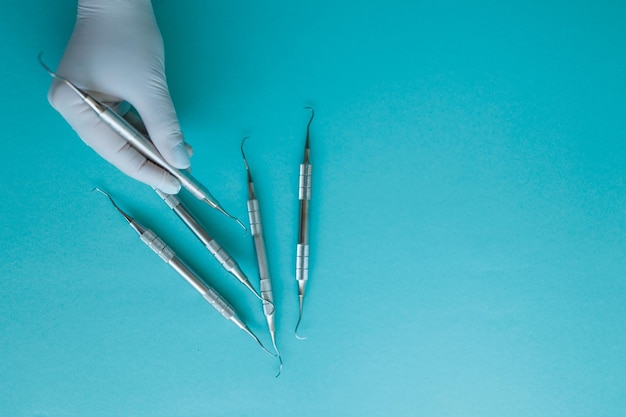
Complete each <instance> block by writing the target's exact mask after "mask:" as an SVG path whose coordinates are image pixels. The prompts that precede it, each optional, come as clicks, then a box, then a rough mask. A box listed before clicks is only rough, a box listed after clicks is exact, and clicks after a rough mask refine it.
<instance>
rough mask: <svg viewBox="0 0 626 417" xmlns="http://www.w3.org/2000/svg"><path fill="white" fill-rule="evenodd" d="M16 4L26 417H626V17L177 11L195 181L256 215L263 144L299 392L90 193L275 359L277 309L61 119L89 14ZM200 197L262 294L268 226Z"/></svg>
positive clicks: (284, 331)
mask: <svg viewBox="0 0 626 417" xmlns="http://www.w3.org/2000/svg"><path fill="white" fill-rule="evenodd" d="M2 3H3V7H2V9H3V12H2V16H1V17H0V21H1V24H0V53H1V56H2V57H3V65H1V66H0V76H1V77H0V78H1V80H2V84H3V87H2V95H1V96H0V106H1V110H2V114H3V116H2V119H3V125H4V126H3V138H2V140H1V141H0V175H1V177H2V178H3V180H2V181H1V182H0V194H1V195H2V200H3V201H2V209H1V213H2V216H1V217H0V245H1V246H0V251H1V253H2V260H3V264H2V268H1V271H2V272H1V275H2V276H1V279H0V299H1V300H2V301H1V302H0V415H2V416H12V417H19V416H33V417H44V416H46V417H48V416H58V417H75V416H76V417H78V416H94V417H99V416H221V417H228V416H275V417H279V416H283V415H284V416H287V415H290V416H293V415H295V414H297V415H299V416H302V417H305V416H320V415H325V416H362V417H366V416H417V415H421V416H451V415H456V416H482V417H485V416H533V417H536V416H550V417H556V416H595V417H600V416H623V415H626V399H625V398H626V359H625V358H626V327H625V320H626V303H625V299H626V298H625V297H626V260H625V254H626V164H625V162H626V117H625V116H626V112H625V110H626V80H625V78H624V74H625V73H626V72H625V71H626V49H625V40H626V7H625V6H624V3H622V2H619V1H603V0H601V1H597V0H595V1H591V0H588V1H572V2H562V1H554V0H547V1H525V2H513V3H511V2H501V1H483V2H478V3H476V2H470V1H462V0H444V1H439V2H423V1H399V0H386V1H379V0H374V1H369V2H367V3H363V2H356V1H343V2H341V1H340V2H337V1H328V0H322V1H317V2H314V1H296V2H290V1H271V0H269V1H264V2H254V1H248V2H241V1H201V0H186V1H179V2H174V1H171V2H166V1H161V0H159V1H155V11H156V15H157V20H158V21H159V24H160V27H161V30H162V33H163V37H164V40H165V44H166V57H167V62H166V67H167V73H168V79H169V82H170V88H171V92H172V96H173V99H174V102H175V104H176V106H177V111H178V113H179V118H180V121H181V125H182V128H183V131H184V132H185V135H186V137H187V140H188V141H189V142H190V143H191V144H192V145H193V146H194V149H195V156H194V158H193V167H194V174H195V176H196V177H197V178H199V179H201V180H202V181H203V182H204V183H205V184H206V185H208V186H209V187H210V189H211V190H212V192H213V193H214V194H215V196H217V197H218V198H219V199H220V201H221V202H222V204H223V205H224V206H225V207H226V208H227V209H229V210H230V211H232V212H233V213H235V214H236V215H237V216H238V217H240V218H242V219H246V218H247V217H246V216H247V212H246V205H245V200H246V188H245V171H244V167H243V164H242V161H241V157H240V153H239V143H240V140H241V138H242V137H243V136H246V135H250V136H251V139H250V140H249V142H248V143H247V145H246V146H247V155H248V158H249V161H250V164H251V167H252V169H253V173H254V175H255V179H256V186H257V192H258V195H259V199H260V201H261V208H262V210H263V215H264V216H263V217H264V223H265V229H266V238H267V241H268V242H267V243H268V252H269V257H270V267H271V272H272V278H273V283H274V288H275V292H274V296H275V299H276V304H277V308H278V322H277V325H278V331H279V333H278V338H279V339H278V341H279V346H280V348H281V350H282V353H283V357H284V361H285V368H284V372H283V375H282V376H280V378H278V379H275V378H274V374H275V373H276V370H277V363H276V361H275V360H274V359H272V358H271V357H270V356H268V355H266V354H264V353H263V352H262V351H261V350H260V349H258V348H257V347H256V346H255V345H254V342H253V341H252V340H251V339H249V338H248V337H247V336H246V335H245V334H244V333H242V332H241V331H239V330H238V329H236V327H235V326H233V325H231V324H229V323H228V322H226V321H224V320H223V319H222V318H221V317H220V316H219V315H218V314H217V313H215V312H214V311H213V310H212V309H211V307H210V306H209V305H208V304H207V303H206V302H205V301H204V300H203V299H202V298H201V297H200V296H199V295H198V294H197V293H195V292H194V291H193V289H192V288H191V287H189V286H188V285H187V284H185V283H184V282H183V281H182V280H181V279H180V278H179V277H178V276H177V275H176V274H175V273H174V272H173V271H172V270H170V269H169V268H168V267H167V266H166V265H165V264H163V263H161V262H160V261H159V260H158V259H157V258H156V257H155V256H154V255H153V254H152V252H150V250H148V249H147V248H146V247H145V246H143V245H142V244H141V243H140V242H139V241H138V239H137V238H136V236H135V234H134V232H133V231H132V230H131V229H130V228H128V226H127V225H126V224H125V222H124V221H123V219H122V218H121V217H119V216H118V215H117V214H116V213H115V211H114V210H113V209H112V207H111V206H110V204H109V203H108V202H107V201H106V199H104V198H102V196H100V195H98V194H95V193H92V192H91V191H90V190H91V189H92V188H93V187H95V186H98V187H101V188H103V189H106V190H108V191H109V192H111V193H112V194H113V196H114V197H115V198H116V199H117V200H118V203H119V204H120V205H121V206H122V207H123V208H124V209H125V210H127V211H128V212H129V213H130V214H132V215H133V216H135V217H136V218H137V219H138V220H140V221H141V222H142V223H144V224H146V225H148V226H150V227H151V228H152V229H154V230H155V231H156V232H157V233H159V234H160V235H161V236H162V237H163V238H164V239H165V240H167V241H168V242H169V243H170V244H171V246H172V247H173V248H174V249H175V250H176V251H177V252H179V253H180V254H181V256H182V257H183V258H184V259H185V260H186V261H187V262H188V263H189V264H190V265H191V266H192V267H193V268H194V269H196V270H197V271H198V272H199V273H200V274H201V275H202V276H204V277H206V279H207V281H208V282H209V283H210V284H212V285H213V286H215V287H216V288H217V289H218V290H219V291H221V292H222V293H223V294H224V295H225V296H226V297H227V298H228V299H229V300H230V302H231V303H232V304H233V305H234V306H235V307H236V308H237V309H238V310H239V311H240V312H241V315H242V317H243V318H244V319H245V320H246V321H248V322H249V323H250V325H251V327H252V329H253V330H254V331H255V332H256V333H258V334H260V335H261V337H262V339H263V340H264V342H265V343H266V344H269V337H268V335H267V333H266V332H265V323H264V321H263V316H262V312H261V309H260V306H259V305H258V303H256V302H255V299H254V297H252V296H251V295H249V294H248V293H246V292H245V290H244V289H243V288H242V287H241V286H240V285H239V284H238V283H237V282H235V281H234V280H233V279H232V278H231V277H230V276H229V275H228V274H227V273H226V272H224V271H222V270H221V269H220V267H219V265H216V262H215V261H214V260H213V258H212V257H211V255H210V254H208V253H207V252H206V250H205V249H204V248H203V247H202V246H201V245H200V244H199V242H197V241H196V240H195V238H194V237H193V236H192V235H191V234H190V233H189V232H188V231H187V230H186V229H185V227H184V226H183V225H182V223H180V222H179V221H178V219H176V218H175V216H174V215H173V213H171V212H170V211H169V209H168V208H167V207H166V206H165V205H164V204H163V203H162V202H161V201H160V200H159V199H158V197H157V196H156V195H154V193H153V192H152V191H151V190H150V189H149V188H148V187H146V186H144V185H142V184H140V183H137V182H135V181H133V180H131V179H129V178H127V177H125V176H124V175H122V174H121V173H119V172H117V171H116V170H115V169H114V168H112V167H111V166H110V165H108V163H106V162H105V161H103V160H101V159H100V158H99V157H98V156H97V155H96V154H94V153H93V152H92V151H91V150H90V149H89V148H88V147H87V146H85V145H84V144H83V143H82V142H81V141H80V139H79V138H78V137H76V135H75V134H74V133H73V131H72V130H71V129H70V127H69V126H68V125H67V124H66V123H65V122H64V120H63V119H62V118H61V117H60V116H59V115H58V114H57V113H55V112H54V110H53V109H52V108H51V107H50V106H49V105H48V103H47V100H46V92H47V88H48V85H49V82H50V79H49V77H48V76H47V75H46V74H45V72H44V71H43V70H42V69H41V68H40V67H39V65H38V64H37V60H36V57H37V53H38V52H39V51H45V57H46V60H47V62H48V63H49V64H50V65H52V66H56V63H57V62H58V60H59V59H60V57H61V55H62V52H63V49H64V46H65V43H66V42H67V39H68V38H69V36H70V34H71V30H72V26H73V22H74V15H75V2H73V1H54V2H52V1H43V0H19V1H18V0H4V1H3V2H2ZM507 3H511V4H507ZM306 105H312V106H314V107H315V109H316V112H317V113H316V119H315V121H314V123H313V126H312V132H311V133H312V162H313V167H314V168H313V169H314V177H313V200H312V218H311V225H312V234H311V279H310V281H309V286H308V292H307V297H308V298H307V301H306V306H305V309H306V311H305V318H304V321H303V324H302V333H303V334H305V335H307V336H308V339H307V340H306V341H298V340H296V339H295V338H294V336H293V329H294V326H295V323H296V320H297V296H296V282H295V279H294V272H293V269H294V257H295V243H296V238H297V237H296V227H297V216H298V214H297V213H298V202H297V176H298V165H299V163H300V160H301V157H302V147H303V141H304V129H305V126H306V122H307V121H308V115H309V114H308V112H307V111H306V110H303V106H306ZM182 197H183V198H184V199H185V201H187V202H189V203H190V204H191V206H192V207H193V208H194V209H195V210H196V212H197V213H198V215H199V216H200V217H201V219H202V220H203V222H204V223H205V224H206V225H207V226H208V227H209V228H210V229H211V230H212V231H213V234H214V235H215V237H216V238H217V239H218V240H219V241H221V242H222V244H223V246H225V247H226V248H227V249H228V250H229V251H230V252H231V253H232V254H233V255H234V256H235V257H236V258H237V259H238V261H239V264H240V265H241V266H242V268H243V269H244V270H245V271H246V272H247V273H248V275H249V276H250V277H251V278H254V277H255V275H254V274H255V271H256V264H255V258H254V251H253V247H252V243H251V240H250V237H249V235H248V236H242V233H241V231H240V230H239V229H238V228H237V226H236V225H235V224H234V223H232V222H229V221H228V220H225V219H223V218H222V217H220V216H219V215H218V214H215V213H213V212H212V211H211V210H209V209H207V208H205V207H204V206H202V205H199V204H198V203H196V202H195V201H193V199H192V198H190V196H189V195H186V194H183V195H182Z"/></svg>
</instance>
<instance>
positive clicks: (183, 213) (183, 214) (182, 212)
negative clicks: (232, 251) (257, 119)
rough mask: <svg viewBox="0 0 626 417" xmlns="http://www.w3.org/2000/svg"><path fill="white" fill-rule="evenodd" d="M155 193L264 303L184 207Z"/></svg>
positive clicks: (225, 266)
mask: <svg viewBox="0 0 626 417" xmlns="http://www.w3.org/2000/svg"><path fill="white" fill-rule="evenodd" d="M154 191H156V193H157V194H158V195H159V197H161V199H163V201H164V202H165V203H166V204H167V205H168V206H169V208H171V209H172V211H173V212H174V213H176V215H177V216H178V217H179V218H180V219H181V220H182V221H183V223H185V224H186V225H187V227H188V228H189V229H190V230H191V231H192V232H193V234H194V235H196V237H197V238H198V239H199V240H200V242H202V244H203V245H204V246H205V247H206V248H207V249H208V250H209V252H211V254H212V255H213V256H214V257H215V259H217V261H218V262H219V263H220V265H222V266H223V267H224V269H226V270H227V271H228V272H230V273H231V274H232V275H233V276H234V277H235V278H237V279H238V280H239V282H241V283H242V284H243V285H244V286H245V287H246V288H248V289H249V290H250V291H251V292H252V293H253V294H254V295H255V296H257V298H258V299H260V300H261V301H265V300H264V299H263V297H262V296H261V295H260V294H259V293H258V292H257V291H256V290H255V289H254V287H253V286H252V284H250V281H249V280H248V277H246V275H245V274H244V273H243V271H242V270H241V268H240V267H239V264H237V261H235V260H234V259H233V258H232V257H231V256H230V255H229V254H228V252H226V250H225V249H224V248H223V247H222V246H221V245H220V244H219V243H218V242H217V241H216V240H215V239H213V237H211V236H210V235H209V233H208V232H207V231H206V230H205V229H204V228H203V227H202V226H201V225H200V223H198V220H197V219H196V218H195V217H194V216H193V214H191V213H190V212H189V210H187V208H186V207H185V205H184V204H183V203H182V202H181V201H180V200H179V199H178V198H177V197H176V196H175V195H172V194H166V193H164V192H163V191H161V190H158V189H155V190H154Z"/></svg>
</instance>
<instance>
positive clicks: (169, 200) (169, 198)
mask: <svg viewBox="0 0 626 417" xmlns="http://www.w3.org/2000/svg"><path fill="white" fill-rule="evenodd" d="M157 193H159V196H161V198H162V199H163V201H165V203H166V204H167V205H168V206H169V208H171V209H172V210H173V209H174V208H176V206H178V205H179V204H180V200H179V199H178V198H177V197H176V196H175V195H173V194H165V193H163V192H161V191H158V190H157Z"/></svg>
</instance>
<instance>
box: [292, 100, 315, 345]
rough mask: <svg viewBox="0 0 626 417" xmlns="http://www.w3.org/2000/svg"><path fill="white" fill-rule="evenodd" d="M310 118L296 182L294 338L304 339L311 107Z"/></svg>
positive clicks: (307, 271)
mask: <svg viewBox="0 0 626 417" xmlns="http://www.w3.org/2000/svg"><path fill="white" fill-rule="evenodd" d="M305 108H306V109H309V110H311V118H310V119H309V123H308V124H307V127H306V141H305V143H304V159H303V161H302V163H301V164H300V179H299V181H298V198H299V199H300V222H299V228H298V244H297V246H296V281H298V299H299V301H300V314H299V316H298V323H297V324H296V331H295V333H296V337H297V338H298V339H304V337H300V336H299V335H298V328H299V327H300V323H301V322H302V308H303V305H304V291H305V289H306V284H307V281H308V279H309V201H310V200H311V172H312V169H313V166H312V165H311V163H310V161H309V154H310V153H311V148H310V130H311V122H313V118H314V117H315V111H314V110H313V109H312V108H311V107H305Z"/></svg>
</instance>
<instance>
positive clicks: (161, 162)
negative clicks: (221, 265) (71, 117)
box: [38, 53, 246, 230]
mask: <svg viewBox="0 0 626 417" xmlns="http://www.w3.org/2000/svg"><path fill="white" fill-rule="evenodd" d="M41 55H42V54H41V53H40V54H39V56H38V59H39V63H40V64H41V66H42V67H43V68H44V69H45V70H46V71H47V72H48V73H49V74H50V75H51V76H52V77H53V78H56V79H58V80H60V81H62V82H64V83H65V84H66V85H67V86H69V87H70V89H71V90H72V91H74V92H75V93H76V94H77V95H78V96H79V97H80V99H81V100H82V101H83V102H84V103H85V104H87V105H88V106H89V108H91V109H92V110H93V111H94V112H95V113H96V114H97V115H98V117H99V118H100V120H101V121H102V122H103V123H104V124H106V125H107V126H109V127H110V128H111V129H113V131H115V133H117V134H118V135H120V136H121V137H122V138H124V139H125V140H126V141H127V142H128V143H130V144H131V145H132V146H133V147H134V148H135V149H136V150H137V151H138V152H139V153H141V154H142V155H143V156H145V157H146V158H147V159H148V160H150V161H151V162H153V163H154V164H156V165H158V166H160V167H161V168H163V169H164V170H166V171H167V172H168V173H170V174H171V175H172V176H174V177H175V178H176V179H177V180H178V181H179V182H180V184H181V185H182V187H183V188H185V189H187V190H188V191H189V192H190V193H191V194H193V196H194V197H196V198H197V199H199V200H202V201H204V202H205V203H207V204H208V205H209V206H211V207H212V208H214V209H216V210H217V211H219V212H220V213H222V214H223V215H225V216H227V217H230V218H231V219H233V220H235V221H236V222H237V223H238V224H239V225H240V226H241V227H242V228H243V229H244V230H245V229H246V227H245V226H244V225H243V223H241V221H240V220H239V219H237V218H236V217H234V216H232V215H231V214H229V213H228V212H226V210H224V208H223V207H222V206H221V204H220V203H219V202H218V201H217V200H216V199H215V197H213V195H211V193H210V192H209V190H207V189H206V188H205V187H203V186H202V185H201V184H200V183H199V182H198V180H196V179H195V178H193V177H192V176H191V175H190V174H189V173H187V172H185V171H181V170H179V169H176V168H174V167H173V166H172V165H171V164H170V163H168V162H167V161H166V160H165V158H163V156H162V155H161V154H160V153H159V151H158V150H157V149H156V148H155V147H154V145H153V144H152V142H151V141H150V140H149V138H147V137H146V136H144V135H143V134H141V133H140V132H139V131H137V129H135V127H134V126H132V125H131V124H130V123H129V122H128V121H126V120H125V119H124V118H123V117H122V116H120V115H119V114H117V113H116V112H115V111H114V110H113V109H111V108H110V107H109V106H107V105H106V104H104V103H102V102H100V101H99V100H97V99H96V98H95V97H93V96H91V95H89V94H88V93H87V92H85V91H84V90H82V89H80V88H78V87H77V86H76V85H75V84H74V83H72V82H71V81H70V80H68V79H67V78H64V77H62V76H60V75H59V74H57V73H55V72H54V71H52V70H51V69H50V68H49V67H48V66H47V65H46V64H45V63H44V62H43V60H42V59H41Z"/></svg>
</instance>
